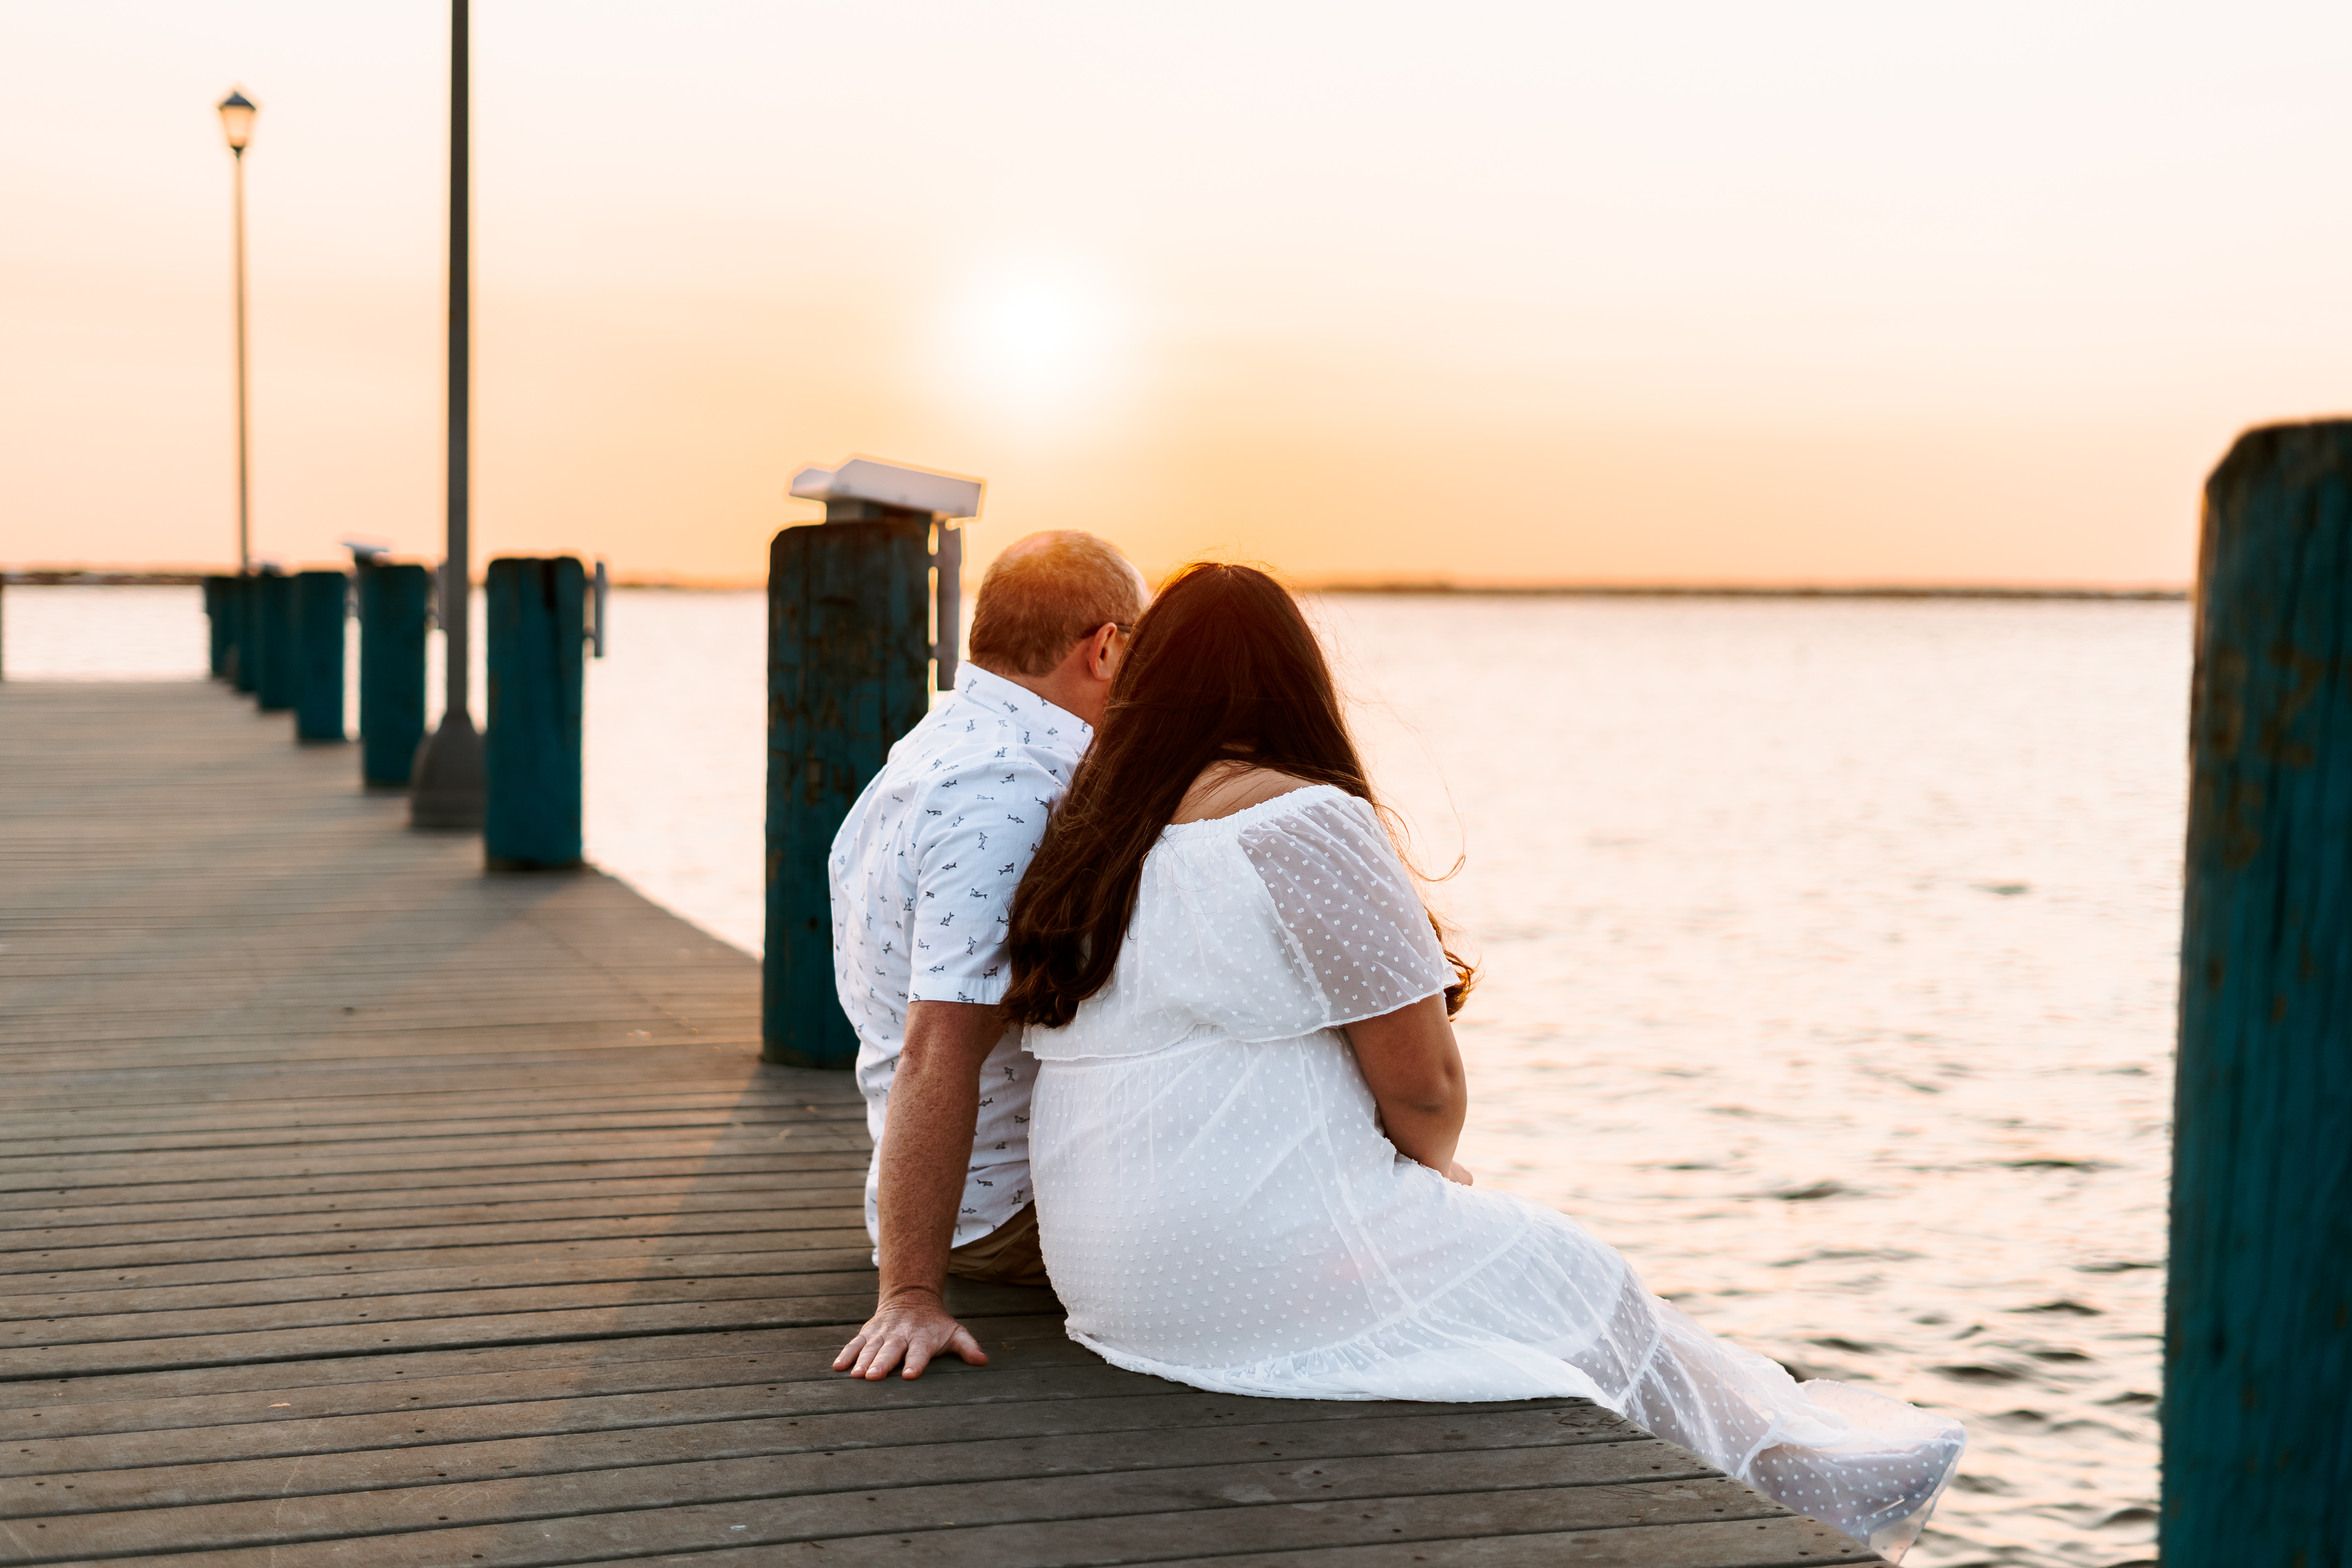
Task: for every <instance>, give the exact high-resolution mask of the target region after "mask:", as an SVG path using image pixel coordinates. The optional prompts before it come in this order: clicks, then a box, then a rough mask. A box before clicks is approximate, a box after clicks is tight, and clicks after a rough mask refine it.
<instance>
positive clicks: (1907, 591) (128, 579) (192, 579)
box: [0, 566, 2193, 602]
mask: <svg viewBox="0 0 2352 1568" xmlns="http://www.w3.org/2000/svg"><path fill="white" fill-rule="evenodd" d="M207 575H226V574H211V573H207V572H206V571H205V569H203V568H201V567H108V566H29V567H16V568H9V569H0V584H17V585H22V586H26V587H194V586H195V585H197V584H200V583H201V582H202V581H203V580H204V578H205V576H207ZM613 585H614V587H616V588H637V589H658V590H663V591H667V592H670V593H688V594H692V593H751V592H757V591H759V590H760V589H761V588H763V587H764V586H765V585H766V584H765V580H764V579H763V578H760V577H741V576H714V577H701V576H694V575H689V574H655V573H628V572H625V573H615V574H614V576H613ZM1290 585H1291V587H1292V588H1294V589H1295V590H1297V592H1299V593H1302V594H1333V595H1336V594H1352V595H1394V596H1398V597H1409V596H1416V595H1418V596H1428V597H1457V598H1527V599H1537V598H1562V599H1573V598H1584V599H2041V600H2107V601H2139V602H2167V601H2179V600H2185V599H2187V598H2189V596H2190V594H2191V593H2192V592H2193V590H2192V589H2191V588H2189V586H2186V585H2179V586H2175V585H2164V584H2154V585H2151V584H2135V585H2128V586H2126V585H2109V586H2097V585H2090V584H2079V583H2077V584H2032V583H1720V582H1718V583H1704V582H1702V583H1656V582H1650V583H1638V582H1636V583H1590V582H1584V583H1580V582H1534V583H1507V582H1467V583H1465V582H1456V581H1454V580H1453V579H1451V578H1444V577H1428V578H1370V579H1366V578H1320V579H1312V578H1310V579H1303V580H1300V581H1297V582H1294V583H1292V584H1290Z"/></svg>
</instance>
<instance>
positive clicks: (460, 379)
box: [441, 0, 474, 718]
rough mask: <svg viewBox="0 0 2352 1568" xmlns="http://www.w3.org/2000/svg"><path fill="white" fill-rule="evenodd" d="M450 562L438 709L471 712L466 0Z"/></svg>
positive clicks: (454, 291)
mask: <svg viewBox="0 0 2352 1568" xmlns="http://www.w3.org/2000/svg"><path fill="white" fill-rule="evenodd" d="M449 13H450V19H449V563H450V570H448V571H446V572H445V573H443V574H442V576H441V585H442V593H443V595H444V602H443V604H442V605H441V626H442V634H443V636H444V637H446V638H447V646H448V650H449V667H448V669H447V671H446V677H447V683H448V689H447V692H446V696H445V697H444V699H443V711H445V712H447V713H456V714H458V715H460V716H461V717H468V718H469V717H470V713H469V710H468V707H467V662H468V660H467V656H468V654H469V652H470V651H471V650H470V644H471V642H472V640H473V639H472V638H471V637H468V636H467V632H468V631H470V630H471V629H472V628H471V627H470V626H468V624H467V622H468V620H469V618H470V616H469V612H470V610H471V609H472V598H473V592H472V589H473V560H474V554H473V542H472V540H471V539H470V538H469V537H468V525H469V524H470V522H471V521H472V519H471V518H470V517H468V516H467V500H469V499H470V498H469V495H468V486H467V481H468V479H470V478H471V470H470V468H468V466H467V458H468V456H469V454H468V452H467V445H468V440H467V438H468V437H470V436H471V434H472V427H471V426H472V419H471V415H472V409H471V406H470V401H471V394H472V392H473V343H472V341H471V338H470V336H469V331H470V328H471V325H472V323H471V320H470V318H471V316H472V314H473V304H474V279H473V236H472V234H471V233H470V230H471V227H472V218H473V199H472V192H471V189H470V187H471V184H472V180H471V178H470V175H471V169H472V163H473V158H472V155H471V154H472V149H471V146H470V142H471V140H472V128H471V127H470V125H469V124H468V123H467V121H468V119H469V115H468V112H467V111H468V110H469V109H470V108H471V104H470V103H469V101H468V100H470V99H471V97H472V89H471V86H470V84H469V83H468V81H467V63H468V62H467V54H468V52H469V49H468V44H469V41H470V40H469V38H468V32H469V29H468V27H467V16H466V0H451V5H450V7H449Z"/></svg>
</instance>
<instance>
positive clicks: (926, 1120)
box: [833, 1002, 1004, 1378]
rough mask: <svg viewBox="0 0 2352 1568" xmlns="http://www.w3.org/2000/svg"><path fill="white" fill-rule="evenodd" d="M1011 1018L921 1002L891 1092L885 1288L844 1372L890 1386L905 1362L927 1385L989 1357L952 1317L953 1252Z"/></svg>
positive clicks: (883, 1170) (885, 1165) (844, 1359)
mask: <svg viewBox="0 0 2352 1568" xmlns="http://www.w3.org/2000/svg"><path fill="white" fill-rule="evenodd" d="M1003 1037H1004V1014H1003V1009H1001V1008H999V1007H996V1006H993V1005H986V1006H983V1005H979V1004H976V1003H971V1002H916V1003H911V1004H909V1005H908V1008H907V1043H906V1046H905V1047H904V1049H902V1050H901V1051H900V1053H899V1056H898V1074H897V1076H896V1077H895V1078H893V1079H892V1080H891V1084H890V1110H889V1117H888V1120H887V1121H886V1122H885V1123H884V1126H883V1130H882V1149H881V1158H880V1160H879V1162H878V1165H879V1171H880V1182H879V1184H880V1187H881V1210H882V1242H881V1254H882V1289H881V1291H880V1299H879V1300H877V1302H876V1304H875V1308H874V1316H873V1317H871V1318H869V1319H867V1320H866V1326H865V1327H864V1328H862V1329H860V1330H858V1331H857V1337H856V1338H855V1339H853V1340H851V1341H850V1342H849V1343H848V1344H846V1345H845V1346H844V1347H842V1352H841V1353H840V1354H839V1355H837V1356H835V1357H834V1358H833V1369H834V1370H835V1372H842V1371H848V1372H850V1373H854V1375H856V1376H858V1377H865V1378H885V1377H887V1376H889V1375H890V1373H891V1371H892V1369H893V1368H895V1367H897V1366H898V1363H900V1362H901V1361H903V1362H905V1363H906V1366H907V1370H906V1375H907V1376H908V1377H920V1376H922V1375H923V1368H924V1367H926V1366H928V1365H929V1364H930V1362H931V1358H932V1357H933V1356H936V1355H939V1354H940V1352H954V1353H955V1354H956V1355H959V1356H961V1357H962V1358H963V1359H964V1360H965V1361H967V1362H970V1363H972V1364H973V1365H975V1366H980V1365H985V1364H986V1363H987V1362H988V1357H987V1356H986V1355H985V1354H983V1353H982V1351H981V1348H980V1342H979V1341H978V1340H975V1339H973V1338H972V1337H971V1331H969V1330H967V1329H966V1328H965V1327H964V1326H963V1325H962V1324H961V1323H959V1322H957V1321H955V1319H954V1318H952V1317H950V1316H949V1314H948V1310H947V1306H946V1304H945V1302H944V1301H943V1300H942V1299H941V1296H940V1292H941V1291H942V1289H945V1287H946V1285H947V1278H948V1248H949V1244H950V1241H951V1240H952V1239H953V1238H954V1234H955V1221H956V1211H957V1210H958V1209H960V1208H961V1207H962V1206H963V1187H964V1176H965V1174H966V1173H967V1172H968V1171H969V1170H970V1169H971V1140H972V1131H973V1128H974V1126H975V1125H976V1124H977V1122H978V1121H979V1117H980V1069H981V1064H982V1063H983V1062H985V1061H986V1060H987V1059H988V1053H989V1052H990V1051H992V1050H994V1049H995V1048H996V1042H997V1041H999V1040H1000V1039H1002V1038H1003Z"/></svg>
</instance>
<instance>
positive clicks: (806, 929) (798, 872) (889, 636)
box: [760, 517, 931, 1068]
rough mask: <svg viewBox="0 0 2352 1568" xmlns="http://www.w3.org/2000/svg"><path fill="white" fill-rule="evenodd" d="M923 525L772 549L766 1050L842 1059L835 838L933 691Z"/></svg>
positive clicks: (837, 1064) (849, 1060)
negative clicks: (830, 860)
mask: <svg viewBox="0 0 2352 1568" xmlns="http://www.w3.org/2000/svg"><path fill="white" fill-rule="evenodd" d="M929 535H930V521H929V518H928V517H926V518H924V519H922V520H921V521H913V520H907V519H894V520H891V521H878V522H823V523H812V524H809V525H807V526H805V527H801V528H788V529H786V530H784V531H782V533H779V534H778V535H776V538H775V542H774V543H773V545H772V546H771V547H770V550H769V555H768V824H767V838H768V846H767V848H768V863H767V896H768V910H767V948H766V953H765V956H764V958H763V960H762V973H761V1009H760V1011H761V1030H760V1032H761V1041H762V1044H761V1055H762V1056H763V1057H765V1058H766V1059H768V1060H769V1061H772V1062H783V1063H787V1064H790V1065H792V1066H794V1067H818V1068H847V1067H850V1066H853V1065H854V1064H855V1063H856V1059H857V1037H856V1034H855V1033H854V1032H853V1031H852V1030H851V1028H850V1026H849V1020H848V1019H847V1018H846V1017H845V1016H843V1014H842V1011H841V1004H840V1003H839V1001H837V1000H836V999H835V994H834V982H833V925H832V900H831V896H830V893H829V886H830V884H829V880H828V877H827V873H826V868H825V857H826V853H827V851H828V850H829V849H830V848H831V847H832V845H833V836H834V834H835V831H837V830H838V829H839V828H840V826H841V823H842V819H843V818H844V817H845V816H847V815H848V814H849V807H850V805H851V804H852V803H853V802H854V801H856V798H857V795H858V792H859V791H861V790H863V789H864V788H865V787H866V781H868V780H869V779H871V778H873V776H874V775H875V774H876V773H879V772H880V771H881V768H882V763H883V760H884V759H885V758H886V757H887V755H888V754H889V751H890V746H891V743H892V742H895V741H897V740H898V737H899V736H901V735H903V734H905V733H906V732H907V731H908V730H911V729H913V728H914V727H915V725H916V724H917V723H918V722H919V721H920V720H921V719H922V717H923V714H924V713H925V712H926V711H927V710H928V709H929V701H930V679H929V677H930V654H931V647H930V591H929V589H930V583H929V577H930V565H931V561H930V544H929Z"/></svg>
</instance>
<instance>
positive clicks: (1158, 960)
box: [1025, 784, 1454, 1061]
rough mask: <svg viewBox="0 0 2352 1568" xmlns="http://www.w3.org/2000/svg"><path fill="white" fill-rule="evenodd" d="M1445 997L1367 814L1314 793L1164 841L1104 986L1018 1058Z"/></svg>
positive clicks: (1113, 1052)
mask: <svg viewBox="0 0 2352 1568" xmlns="http://www.w3.org/2000/svg"><path fill="white" fill-rule="evenodd" d="M1453 983H1454V972H1453V970H1452V969H1451V968H1449V967H1448V966H1447V965H1446V963H1445V954H1444V952H1443V951H1441V950H1440V949H1439V947H1438V945H1437V937H1436V933H1435V932H1433V931H1431V930H1430V928H1429V917H1428V915H1427V914H1426V913H1424V912H1423V909H1422V904H1421V895H1420V894H1419V893H1418V892H1417V891H1415V890H1414V889H1413V885H1412V878H1410V877H1408V876H1407V875H1406V874H1405V869H1404V867H1403V865H1402V862H1400V861H1399V860H1398V859H1397V857H1396V851H1395V850H1394V849H1393V848H1391V847H1390V845H1389V838H1388V835H1387V833H1386V832H1384V831H1383V830H1382V829H1381V824H1380V819H1379V818H1378V817H1376V816H1373V815H1372V808H1371V807H1370V806H1369V805H1365V804H1364V803H1363V802H1362V801H1360V800H1358V799H1356V798H1355V797H1354V796H1352V795H1346V794H1344V793H1342V792H1341V791H1339V790H1336V789H1333V788H1331V787H1330V786H1329V785H1328V784H1317V785H1315V786H1313V787H1312V788H1309V789H1302V790H1296V791H1293V792H1292V793H1291V794H1289V795H1278V796H1276V798H1275V799H1273V800H1270V801H1266V802H1265V803H1264V804H1262V805H1254V806H1250V807H1248V808H1246V809H1244V810H1242V811H1238V812H1235V813H1234V815H1233V816H1225V817H1217V818H1213V819H1212V820H1210V821H1206V822H1194V823H1185V824H1182V825H1180V826H1173V827H1171V828H1169V829H1168V830H1167V831H1166V833H1165V834H1164V835H1163V836H1162V837H1161V841H1160V846H1159V847H1157V848H1155V849H1154V850H1153V851H1152V852H1151V855H1150V858H1147V859H1146V860H1145V861H1144V863H1143V876H1142V881H1141V886H1140V887H1139V890H1138V893H1137V897H1136V905H1135V915H1134V918H1133V920H1132V921H1130V922H1129V926H1128V931H1127V941H1126V942H1125V943H1124V944H1123V945H1122V946H1121V947H1120V949H1119V956H1118V966H1117V967H1116V968H1115V969H1114V970H1113V972H1112V973H1111V979H1110V984H1108V985H1106V986H1105V987H1104V988H1103V989H1102V990H1101V991H1099V992H1097V994H1095V995H1094V996H1093V997H1092V998H1090V999H1089V1000H1088V1001H1087V1005H1085V1006H1083V1007H1081V1008H1079V1009H1078V1016H1077V1017H1076V1018H1075V1019H1074V1020H1072V1021H1071V1023H1070V1024H1069V1025H1068V1026H1066V1027H1064V1028H1060V1029H1044V1028H1032V1029H1031V1030H1029V1032H1028V1035H1027V1037H1026V1040H1025V1044H1026V1045H1027V1046H1028V1048H1029V1050H1030V1051H1031V1052H1032V1053H1033V1054H1034V1055H1036V1056H1038V1057H1042V1058H1045V1059H1047V1060H1049V1061H1051V1060H1076V1059H1079V1058H1101V1057H1118V1056H1135V1055H1139V1054H1142V1053H1146V1052H1150V1051H1155V1050H1160V1049H1163V1048H1165V1047H1170V1046H1173V1045H1179V1044H1181V1043H1183V1042H1184V1041H1187V1040H1192V1039H1199V1038H1202V1037H1206V1036H1210V1035H1223V1036H1227V1037H1231V1038H1234V1039H1236V1040H1244V1041H1248V1042H1251V1043H1254V1044H1264V1043H1267V1042H1271V1041H1276V1040H1296V1039H1300V1038H1303V1037H1306V1036H1308V1035H1312V1034H1314V1033H1315V1032H1317V1031H1318V1030H1320V1029H1328V1028H1332V1027H1335V1026H1339V1025H1341V1024H1352V1023H1354V1022H1355V1021H1356V1020H1357V1019H1359V1018H1377V1017H1379V1016H1381V1014H1383V1013H1393V1012H1395V1011H1396V1010H1397V1009H1398V1008H1400V1007H1402V1006H1404V1005H1407V1004H1408V1003H1412V1002H1418V1001H1420V1000H1421V999H1422V998H1423V997H1424V996H1434V995H1436V994H1438V993H1440V992H1442V991H1444V989H1445V988H1446V987H1447V986H1448V985H1451V984H1453Z"/></svg>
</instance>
